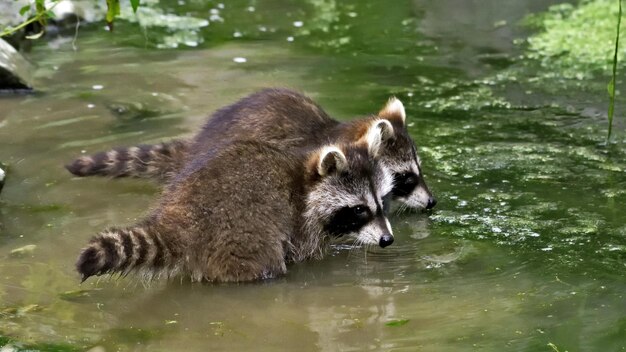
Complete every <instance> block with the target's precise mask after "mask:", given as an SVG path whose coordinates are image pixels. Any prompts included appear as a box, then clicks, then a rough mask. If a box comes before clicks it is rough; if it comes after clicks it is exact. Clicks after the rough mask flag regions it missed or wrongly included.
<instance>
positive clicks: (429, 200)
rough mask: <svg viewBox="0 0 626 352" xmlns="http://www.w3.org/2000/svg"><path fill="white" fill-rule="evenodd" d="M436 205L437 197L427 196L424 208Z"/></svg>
mask: <svg viewBox="0 0 626 352" xmlns="http://www.w3.org/2000/svg"><path fill="white" fill-rule="evenodd" d="M435 205H437V199H435V197H430V198H428V204H426V209H432V208H434V207H435Z"/></svg>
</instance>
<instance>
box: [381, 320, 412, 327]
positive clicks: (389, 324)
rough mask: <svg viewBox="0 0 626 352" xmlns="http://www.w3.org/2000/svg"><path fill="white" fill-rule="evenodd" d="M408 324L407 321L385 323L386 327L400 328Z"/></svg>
mask: <svg viewBox="0 0 626 352" xmlns="http://www.w3.org/2000/svg"><path fill="white" fill-rule="evenodd" d="M408 322H409V319H399V320H391V321H388V322H386V323H385V325H386V326H393V327H396V326H402V325H405V324H406V323H408Z"/></svg>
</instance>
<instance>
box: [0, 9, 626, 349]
mask: <svg viewBox="0 0 626 352" xmlns="http://www.w3.org/2000/svg"><path fill="white" fill-rule="evenodd" d="M161 5H162V7H163V8H164V9H165V11H166V12H167V13H172V14H179V15H185V14H189V15H192V16H195V17H198V18H209V17H211V16H213V17H212V19H209V22H210V23H209V25H208V26H206V27H200V28H195V29H191V32H192V34H193V35H192V34H189V33H187V32H184V31H183V32H182V33H187V34H180V33H181V32H179V31H177V30H174V29H170V30H168V29H154V28H153V29H149V30H147V31H142V30H141V29H139V28H138V27H137V25H136V24H132V23H126V22H123V21H120V22H119V23H117V27H116V32H115V33H113V34H111V33H108V32H105V31H104V30H102V28H101V26H100V25H92V26H87V27H83V28H82V29H81V31H80V32H79V35H78V39H77V41H76V42H75V46H76V50H74V49H73V46H72V39H71V35H68V36H67V37H61V38H58V39H54V40H50V41H39V42H37V43H36V44H35V47H34V49H33V51H32V52H31V53H29V54H28V55H29V58H30V59H31V60H32V61H33V62H35V63H37V69H36V76H37V80H38V83H39V84H38V85H39V87H41V91H40V92H39V93H37V94H34V95H29V96H19V97H3V98H1V100H0V112H1V113H0V141H1V142H0V143H1V148H0V161H2V162H3V163H5V164H7V165H8V177H7V184H6V186H5V188H4V190H3V192H2V194H1V195H0V205H1V208H0V224H1V227H0V336H1V337H0V344H7V345H10V346H13V347H14V348H15V349H17V350H22V349H28V348H32V349H38V350H54V351H75V350H76V351H79V350H87V349H89V348H92V347H94V346H100V347H101V348H104V349H105V350H106V351H116V350H121V351H131V350H138V351H166V350H167V351H171V350H188V351H205V350H233V351H238V350H261V351H264V350H267V351H276V350H285V351H291V350H296V349H297V350H305V351H309V350H310V351H339V350H342V351H362V350H394V351H401V350H407V351H414V350H421V351H459V350H487V351H503V350H513V351H551V350H553V349H552V347H549V346H548V344H553V345H554V346H555V347H556V348H558V350H559V351H620V350H624V349H625V348H626V313H624V312H626V299H625V297H624V292H626V280H625V279H624V274H623V273H624V270H625V269H626V262H625V256H626V217H625V216H624V204H626V191H625V189H626V152H625V148H624V145H625V142H626V141H625V140H624V124H623V122H620V121H619V120H622V119H620V118H619V116H618V118H617V122H618V124H617V126H616V128H615V131H616V132H617V136H616V138H615V139H614V142H613V143H612V144H610V145H608V146H604V145H602V141H603V140H604V135H605V128H606V124H605V120H604V119H605V116H604V115H603V114H604V111H605V105H606V92H605V90H604V89H605V84H606V82H607V79H606V77H603V76H602V74H601V73H600V74H599V75H596V76H595V78H589V79H587V80H586V81H585V82H584V83H585V84H581V82H580V81H577V80H575V79H573V80H572V79H566V78H562V77H559V76H558V75H555V77H554V78H553V79H552V80H545V79H538V76H539V75H544V76H542V77H545V73H546V72H545V71H541V67H542V66H541V65H540V64H539V63H536V62H533V61H531V60H530V59H527V58H521V57H525V56H524V52H525V50H526V49H525V46H524V45H523V44H514V40H518V41H519V40H521V41H522V42H523V39H524V38H526V37H527V36H529V35H533V32H531V31H530V30H529V29H528V28H525V27H522V26H520V25H519V24H518V21H519V20H521V19H522V18H523V17H524V16H525V15H526V14H530V13H537V12H541V11H545V10H546V9H547V7H548V5H549V4H548V2H546V1H538V0H535V1H533V0H527V1H513V0H510V1H505V2H502V1H495V0H493V1H480V2H478V1H460V0H457V1H455V0H446V1H414V2H411V1H399V2H394V6H393V7H391V6H389V4H388V2H386V1H369V2H363V1H356V0H354V1H345V2H335V1H332V0H326V1H325V0H309V1H303V2H301V1H295V0H292V1H288V0H271V1H232V2H228V3H226V4H225V5H224V6H220V5H219V3H217V2H211V1H209V2H204V1H196V2H194V1H192V2H189V3H185V2H175V1H166V2H162V3H161ZM215 16H217V17H215ZM220 19H221V20H220ZM171 35H172V36H176V35H183V36H184V38H186V40H183V41H180V42H176V41H175V39H171V38H170V39H167V40H169V41H165V40H164V39H163V38H165V37H168V36H171ZM185 36H186V37H185ZM168 38H169V37H168ZM172 41H174V42H175V43H177V44H176V45H177V46H178V48H177V49H163V48H162V47H163V46H167V45H163V43H170V44H171V43H172ZM170 46H172V45H170ZM235 58H245V59H246V60H245V62H239V63H238V62H235V60H234V59H235ZM237 61H243V60H241V59H239V60H237ZM267 86H285V87H291V88H295V89H298V90H301V91H304V92H306V93H307V94H309V95H310V96H312V97H313V98H314V99H316V100H317V101H318V102H320V103H321V104H322V105H323V106H324V107H325V108H326V109H327V111H328V112H329V113H331V114H332V115H333V116H336V117H338V118H340V119H348V118H351V117H353V116H358V115H364V114H369V113H373V112H376V111H377V110H378V109H379V108H380V107H381V106H382V105H383V104H384V102H385V101H386V99H387V98H388V97H389V96H390V95H396V96H398V97H399V98H400V99H402V100H403V101H404V103H405V105H406V108H407V113H408V115H409V117H408V121H409V126H410V131H411V133H412V135H413V137H414V138H415V141H416V143H417V145H418V148H419V151H420V154H421V158H422V160H423V167H424V169H425V173H426V174H427V181H428V182H429V185H430V187H431V188H432V189H433V191H434V192H435V193H436V195H437V196H438V199H439V203H438V205H437V208H436V210H435V211H434V212H432V213H431V214H411V213H404V214H394V215H393V216H392V223H393V226H394V229H395V234H396V242H395V243H394V245H393V246H391V247H388V248H385V249H384V250H383V249H378V248H370V249H364V248H352V249H348V248H335V249H334V250H333V251H332V253H331V254H330V255H329V256H328V257H327V258H325V259H324V260H322V261H314V262H306V263H300V264H297V265H293V266H291V267H290V268H289V273H288V274H287V275H286V276H285V277H283V278H280V279H276V280H271V281H267V282H263V283H255V284H242V285H206V284H205V285H200V284H193V285H192V284H187V283H179V282H171V283H166V282H153V283H150V284H143V283H141V282H138V281H137V280H135V279H133V278H132V277H127V278H113V279H101V280H89V281H87V282H86V283H84V284H82V285H79V278H78V275H77V274H76V273H75V272H74V269H73V263H74V260H75V257H76V256H77V254H78V253H79V250H80V248H81V247H82V246H83V245H84V244H85V243H86V242H87V241H88V239H89V238H90V237H91V236H92V235H93V234H95V233H97V232H98V231H100V230H102V229H104V228H106V227H108V226H111V225H125V224H130V223H133V222H134V221H136V220H137V219H138V218H140V217H141V216H142V215H143V214H145V213H146V212H147V210H148V209H149V208H150V207H151V206H152V205H153V204H154V200H155V199H156V197H157V195H158V192H159V187H158V186H157V185H155V184H152V183H149V182H145V181H139V180H107V179H100V178H91V179H78V178H73V177H71V176H70V175H69V174H68V173H67V172H66V171H65V170H64V169H63V164H64V163H67V162H69V161H70V160H72V158H74V157H75V156H77V155H80V154H81V153H92V152H95V151H100V150H104V149H107V148H109V147H111V146H118V145H132V144H135V143H138V142H145V143H150V142H158V141H163V140H168V139H170V138H174V137H180V136H188V135H191V134H193V131H194V130H195V129H196V128H197V127H198V126H200V125H201V124H202V122H203V121H204V120H205V118H206V117H207V116H208V115H209V114H210V113H211V112H212V111H214V110H215V109H217V108H219V107H221V106H224V105H226V104H229V103H232V102H234V101H236V100H237V99H239V98H241V97H243V96H245V95H246V94H249V93H251V92H254V91H255V90H258V89H259V88H261V87H267ZM623 108H624V106H623V105H620V106H618V109H622V110H621V111H624V110H623ZM618 111H620V110H618ZM24 246H28V247H24ZM16 249H17V251H15V250H16Z"/></svg>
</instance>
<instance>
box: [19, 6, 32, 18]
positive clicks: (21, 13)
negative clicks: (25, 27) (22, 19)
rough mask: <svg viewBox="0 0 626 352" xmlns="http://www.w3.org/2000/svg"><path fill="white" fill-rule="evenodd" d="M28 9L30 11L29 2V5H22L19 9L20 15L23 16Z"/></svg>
mask: <svg viewBox="0 0 626 352" xmlns="http://www.w3.org/2000/svg"><path fill="white" fill-rule="evenodd" d="M28 11H30V4H29V5H26V6H24V7H22V8H21V9H20V16H24V14H25V13H26V12H28Z"/></svg>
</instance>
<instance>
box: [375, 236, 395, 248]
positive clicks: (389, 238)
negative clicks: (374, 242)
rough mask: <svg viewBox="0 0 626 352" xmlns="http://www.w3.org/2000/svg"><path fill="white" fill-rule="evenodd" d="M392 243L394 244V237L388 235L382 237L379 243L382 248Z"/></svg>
mask: <svg viewBox="0 0 626 352" xmlns="http://www.w3.org/2000/svg"><path fill="white" fill-rule="evenodd" d="M392 243H393V236H392V235H390V234H388V233H386V234H384V235H382V237H381V238H380V241H379V242H378V245H379V246H381V247H382V248H385V247H387V246H388V245H390V244H392Z"/></svg>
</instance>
